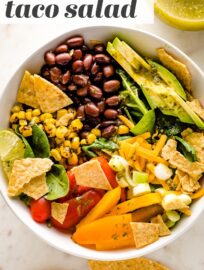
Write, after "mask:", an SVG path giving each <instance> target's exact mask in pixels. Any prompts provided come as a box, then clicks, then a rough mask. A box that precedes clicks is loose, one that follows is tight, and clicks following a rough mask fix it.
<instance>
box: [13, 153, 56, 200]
mask: <svg viewBox="0 0 204 270" xmlns="http://www.w3.org/2000/svg"><path fill="white" fill-rule="evenodd" d="M52 164H53V162H52V161H51V160H50V159H48V158H26V159H20V160H15V161H14V164H13V168H12V172H11V175H10V178H9V185H8V194H9V195H10V196H17V195H19V192H21V190H22V188H23V187H24V185H26V184H28V183H29V182H30V181H31V179H32V178H35V177H37V176H41V175H42V174H43V173H46V172H48V171H49V170H50V169H51V167H52Z"/></svg>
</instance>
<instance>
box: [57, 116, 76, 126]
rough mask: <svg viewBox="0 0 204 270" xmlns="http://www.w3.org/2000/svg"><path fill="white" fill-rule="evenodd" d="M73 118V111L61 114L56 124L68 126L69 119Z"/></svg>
mask: <svg viewBox="0 0 204 270" xmlns="http://www.w3.org/2000/svg"><path fill="white" fill-rule="evenodd" d="M71 119H73V114H72V113H66V114H64V115H63V116H61V117H60V118H59V119H58V120H57V122H56V126H57V127H60V126H65V127H66V126H68V124H69V121H70V120H71Z"/></svg>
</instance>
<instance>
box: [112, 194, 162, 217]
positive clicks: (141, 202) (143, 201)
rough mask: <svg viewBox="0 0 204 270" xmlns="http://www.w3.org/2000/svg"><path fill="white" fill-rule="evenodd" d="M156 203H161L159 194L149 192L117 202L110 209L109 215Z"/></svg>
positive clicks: (120, 213)
mask: <svg viewBox="0 0 204 270" xmlns="http://www.w3.org/2000/svg"><path fill="white" fill-rule="evenodd" d="M158 203H161V196H160V194H158V193H150V194H146V195H143V196H140V197H136V198H133V199H131V200H127V201H125V202H123V203H120V204H118V205H117V206H116V207H114V208H113V209H112V210H111V211H110V213H109V215H122V214H125V213H129V212H132V211H134V210H136V209H139V208H142V207H146V206H149V205H153V204H158Z"/></svg>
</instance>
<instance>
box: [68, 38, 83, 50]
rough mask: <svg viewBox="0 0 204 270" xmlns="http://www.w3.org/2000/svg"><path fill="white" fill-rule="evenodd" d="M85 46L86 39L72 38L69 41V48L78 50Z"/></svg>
mask: <svg viewBox="0 0 204 270" xmlns="http://www.w3.org/2000/svg"><path fill="white" fill-rule="evenodd" d="M83 44H84V38H83V37H81V36H76V37H72V38H69V39H68V40H67V45H68V46H69V48H78V47H81V46H82V45H83Z"/></svg>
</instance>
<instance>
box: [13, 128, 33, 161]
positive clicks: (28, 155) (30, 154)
mask: <svg viewBox="0 0 204 270" xmlns="http://www.w3.org/2000/svg"><path fill="white" fill-rule="evenodd" d="M15 133H16V135H18V137H19V138H20V139H21V140H22V141H23V143H24V145H25V152H24V158H34V157H35V155H34V153H33V150H32V148H31V146H30V144H29V143H28V141H27V140H26V138H25V137H23V135H22V134H21V133H20V132H19V126H17V127H16V130H15Z"/></svg>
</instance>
